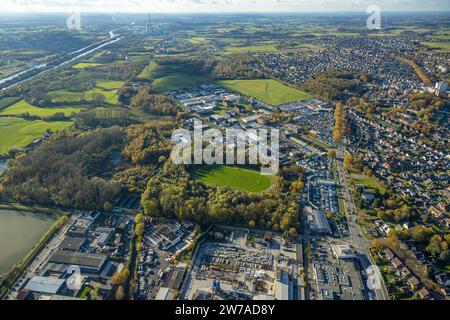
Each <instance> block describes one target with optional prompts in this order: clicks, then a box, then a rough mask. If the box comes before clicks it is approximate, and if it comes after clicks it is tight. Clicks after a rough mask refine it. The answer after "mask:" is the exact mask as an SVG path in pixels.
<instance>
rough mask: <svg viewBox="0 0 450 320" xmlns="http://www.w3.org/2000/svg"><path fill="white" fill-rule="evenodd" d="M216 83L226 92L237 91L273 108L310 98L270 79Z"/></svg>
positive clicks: (304, 93)
mask: <svg viewBox="0 0 450 320" xmlns="http://www.w3.org/2000/svg"><path fill="white" fill-rule="evenodd" d="M218 83H219V85H220V86H222V87H224V88H226V89H228V90H231V91H237V92H239V93H241V94H243V95H246V96H249V97H252V98H255V99H257V100H260V101H262V102H265V103H267V104H270V105H273V106H279V105H282V104H286V103H290V102H295V101H299V100H308V99H310V98H311V96H310V95H309V94H307V93H306V92H303V91H301V90H298V89H295V88H292V87H289V86H287V85H285V84H283V83H281V82H279V81H276V80H272V79H264V80H224V81H219V82H218Z"/></svg>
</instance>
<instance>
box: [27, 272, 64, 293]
mask: <svg viewBox="0 0 450 320" xmlns="http://www.w3.org/2000/svg"><path fill="white" fill-rule="evenodd" d="M65 282H66V280H64V279H56V278H48V277H39V276H35V277H33V278H31V280H30V281H29V282H28V284H27V286H26V287H25V289H27V290H30V291H33V292H39V293H47V294H56V293H57V292H58V291H59V290H60V289H61V287H62V286H63V285H64V283H65Z"/></svg>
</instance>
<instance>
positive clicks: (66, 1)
mask: <svg viewBox="0 0 450 320" xmlns="http://www.w3.org/2000/svg"><path fill="white" fill-rule="evenodd" d="M0 1H1V6H2V11H6V12H9V11H40V12H46V11H49V12H65V11H74V10H80V11H86V12H143V11H144V12H145V11H152V12H329V11H359V12H365V11H366V9H367V8H368V7H369V6H370V5H378V6H380V8H381V10H384V11H450V0H0Z"/></svg>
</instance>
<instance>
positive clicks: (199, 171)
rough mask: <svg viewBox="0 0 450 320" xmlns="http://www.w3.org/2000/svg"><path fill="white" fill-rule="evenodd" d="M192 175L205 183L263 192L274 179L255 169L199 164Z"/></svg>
mask: <svg viewBox="0 0 450 320" xmlns="http://www.w3.org/2000/svg"><path fill="white" fill-rule="evenodd" d="M192 175H193V178H194V179H197V180H199V181H201V182H203V183H205V184H207V185H212V186H219V187H227V188H230V189H235V190H243V191H248V192H264V191H266V190H268V189H269V188H270V187H271V186H272V184H273V183H274V181H275V176H263V175H261V174H260V172H259V171H256V170H250V169H244V168H239V167H229V166H220V165H219V166H201V167H199V168H196V169H194V171H193V173H192Z"/></svg>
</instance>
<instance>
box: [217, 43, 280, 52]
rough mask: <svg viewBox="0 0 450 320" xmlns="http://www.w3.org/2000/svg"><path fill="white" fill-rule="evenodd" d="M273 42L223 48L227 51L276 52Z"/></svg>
mask: <svg viewBox="0 0 450 320" xmlns="http://www.w3.org/2000/svg"><path fill="white" fill-rule="evenodd" d="M278 51H279V50H278V49H277V47H276V45H275V44H260V45H254V46H244V47H234V46H230V47H227V48H226V49H225V52H227V53H258V52H278Z"/></svg>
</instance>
